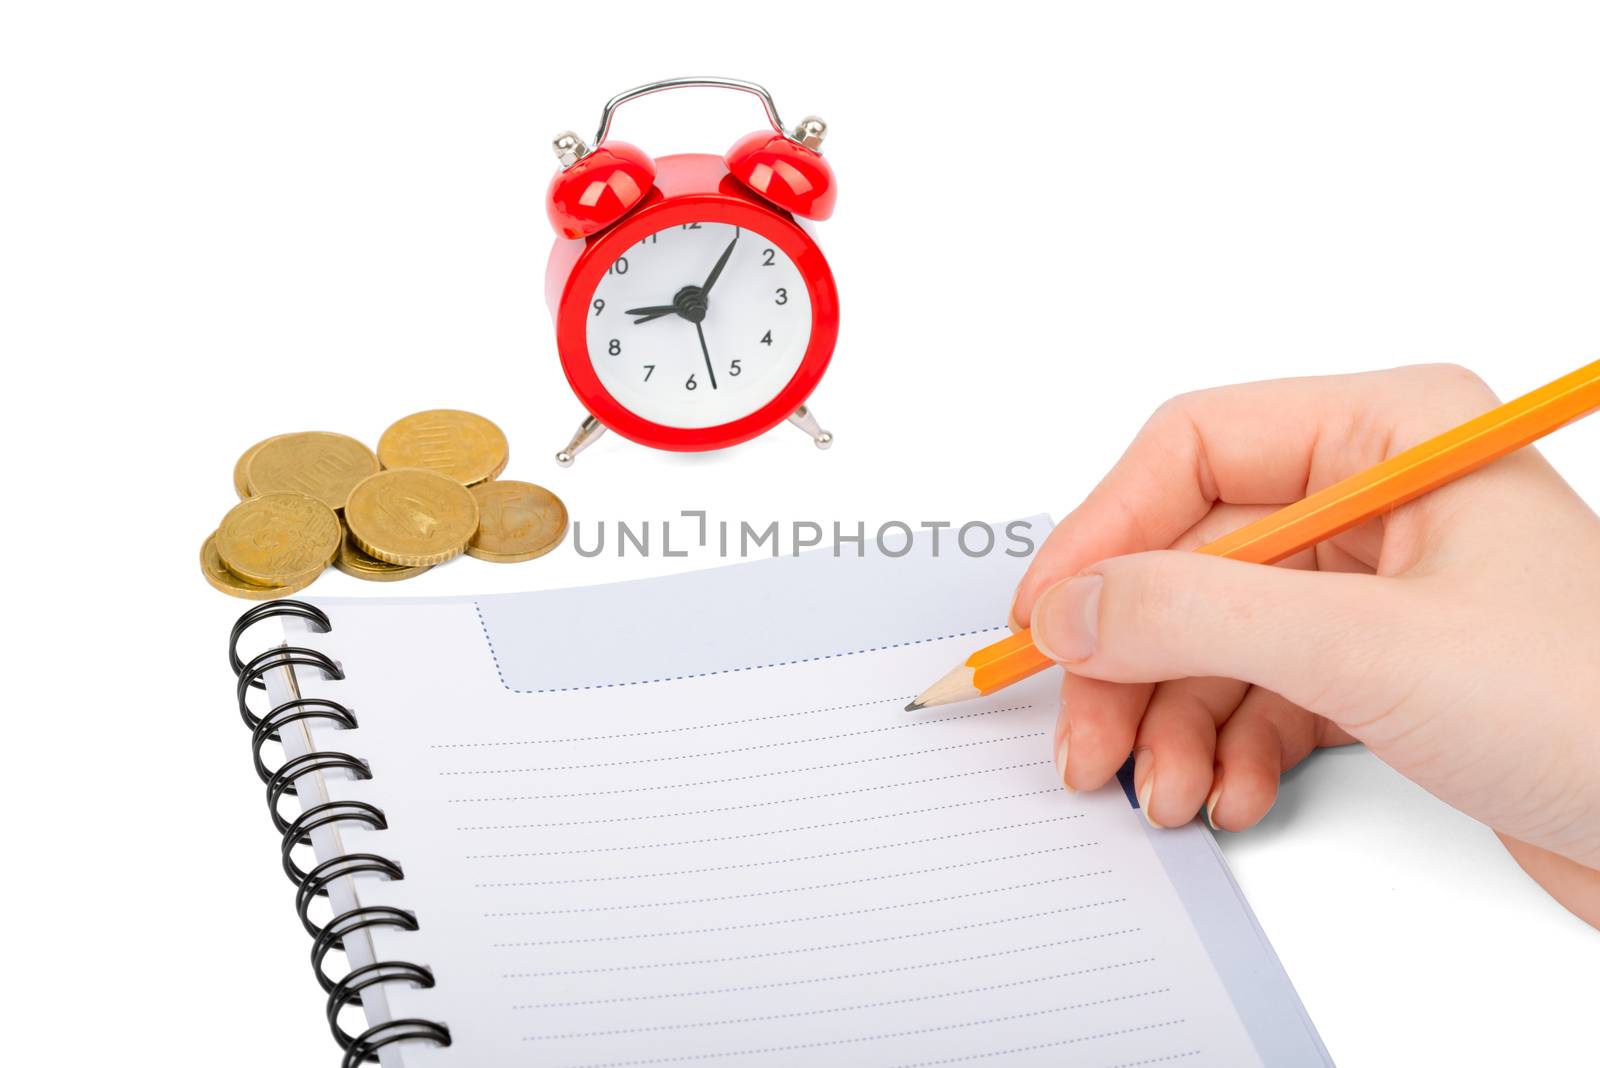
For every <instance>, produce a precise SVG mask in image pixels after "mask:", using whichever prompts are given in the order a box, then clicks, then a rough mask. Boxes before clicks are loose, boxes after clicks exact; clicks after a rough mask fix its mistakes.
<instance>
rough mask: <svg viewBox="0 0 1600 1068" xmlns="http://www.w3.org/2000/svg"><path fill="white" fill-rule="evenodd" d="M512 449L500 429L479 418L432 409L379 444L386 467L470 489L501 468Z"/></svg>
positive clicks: (411, 418)
mask: <svg viewBox="0 0 1600 1068" xmlns="http://www.w3.org/2000/svg"><path fill="white" fill-rule="evenodd" d="M510 455H511V447H510V446H509V445H508V444H507V443H506V436H505V434H504V433H503V432H502V431H501V429H500V428H499V427H497V426H495V425H494V424H493V423H491V422H489V420H487V419H485V418H484V417H483V416H481V415H473V414H472V413H471V412H458V411H455V410H454V409H451V408H436V409H434V410H433V411H429V412H418V413H416V414H415V415H408V416H406V417H405V418H404V419H402V420H400V421H399V422H397V423H395V424H394V425H393V426H391V427H390V428H389V429H388V430H385V431H384V432H383V437H381V438H379V439H378V460H379V461H380V462H382V464H383V466H384V467H387V468H401V467H420V468H422V469H423V470H425V471H437V472H439V474H441V475H446V476H448V477H450V478H453V479H455V480H456V481H457V482H459V483H461V484H462V485H463V486H471V485H473V484H475V483H478V482H482V481H483V480H484V479H488V478H493V477H495V476H496V475H498V474H499V473H500V472H502V471H504V470H505V469H506V460H507V459H508V458H509V457H510Z"/></svg>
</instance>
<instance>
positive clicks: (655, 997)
mask: <svg viewBox="0 0 1600 1068" xmlns="http://www.w3.org/2000/svg"><path fill="white" fill-rule="evenodd" d="M1039 915H1046V914H1045V913H1040V914H1039ZM1020 918H1022V919H1026V918H1027V917H1020ZM1130 930H1134V929H1132V928H1130ZM1116 933H1118V934H1127V933H1129V932H1128V931H1119V932H1116ZM1097 937H1098V936H1097ZM1045 948H1049V946H1048V945H1046V946H1024V947H1022V948H1021V949H999V950H995V951H994V952H992V953H977V954H974V955H973V956H970V957H951V958H949V959H948V960H930V961H924V962H923V963H921V964H902V965H900V966H899V967H896V968H877V969H874V970H873V971H870V972H846V973H844V974H843V975H823V976H817V977H815V978H810V979H784V980H781V981H780V982H776V983H752V984H750V985H748V986H718V987H711V988H710V989H706V990H674V991H672V992H671V993H667V994H634V995H632V996H629V997H620V998H591V999H589V1000H587V1001H535V1002H529V1003H528V1004H525V1005H513V1006H511V1007H512V1008H513V1009H516V1010H523V1009H575V1008H579V1007H581V1006H585V1005H615V1004H618V1003H619V1002H625V1001H661V1000H663V999H665V998H698V997H707V996H714V995H722V994H744V993H748V992H751V991H755V990H778V989H781V988H783V987H786V986H807V985H809V984H811V983H837V982H840V981H842V980H845V979H872V978H875V977H877V976H880V975H894V974H897V973H899V972H915V971H922V970H924V969H927V968H948V967H949V966H950V965H952V964H971V963H973V962H974V961H980V960H992V959H994V958H995V957H1012V956H1015V955H1017V954H1018V953H1032V952H1036V951H1037V950H1040V949H1045ZM1154 961H1155V958H1154V957H1140V958H1139V959H1138V960H1125V961H1118V962H1117V963H1115V964H1099V965H1096V966H1095V967H1093V968H1079V969H1077V970H1076V971H1070V972H1061V973H1059V974H1058V975H1056V976H1053V978H1057V979H1068V978H1072V977H1073V976H1078V975H1089V974H1091V973H1093V972H1107V971H1112V970H1113V969H1116V968H1131V967H1133V966H1134V965H1137V964H1151V963H1154Z"/></svg>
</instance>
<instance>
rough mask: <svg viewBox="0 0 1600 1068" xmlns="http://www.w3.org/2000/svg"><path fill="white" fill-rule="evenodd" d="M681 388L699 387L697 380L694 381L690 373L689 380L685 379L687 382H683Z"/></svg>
mask: <svg viewBox="0 0 1600 1068" xmlns="http://www.w3.org/2000/svg"><path fill="white" fill-rule="evenodd" d="M683 388H684V389H699V388H700V383H698V382H696V381H695V380H694V375H690V376H689V381H687V382H685V383H684V384H683Z"/></svg>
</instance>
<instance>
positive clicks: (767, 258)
mask: <svg viewBox="0 0 1600 1068" xmlns="http://www.w3.org/2000/svg"><path fill="white" fill-rule="evenodd" d="M776 256H777V253H776V252H774V251H773V250H772V249H770V248H768V249H762V250H761V266H763V267H775V266H777V264H776V263H774V262H773V259H774V257H776Z"/></svg>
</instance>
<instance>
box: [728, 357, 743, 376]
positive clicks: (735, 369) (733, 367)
mask: <svg viewBox="0 0 1600 1068" xmlns="http://www.w3.org/2000/svg"><path fill="white" fill-rule="evenodd" d="M739 363H740V361H738V360H734V361H733V362H732V363H730V364H729V365H728V374H729V375H731V376H732V377H734V378H738V377H739V376H740V375H742V374H744V368H742V367H740V366H739Z"/></svg>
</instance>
